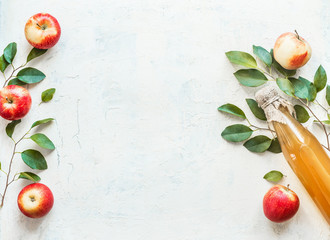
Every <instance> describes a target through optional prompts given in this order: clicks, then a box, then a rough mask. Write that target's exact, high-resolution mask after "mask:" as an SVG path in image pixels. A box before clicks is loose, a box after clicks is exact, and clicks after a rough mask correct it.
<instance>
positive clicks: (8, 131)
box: [6, 119, 21, 138]
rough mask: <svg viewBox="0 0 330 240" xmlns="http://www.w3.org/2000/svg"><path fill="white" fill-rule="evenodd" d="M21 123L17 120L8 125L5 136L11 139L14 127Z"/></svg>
mask: <svg viewBox="0 0 330 240" xmlns="http://www.w3.org/2000/svg"><path fill="white" fill-rule="evenodd" d="M20 122H21V119H19V120H14V121H12V122H10V123H8V125H7V127H6V133H7V136H8V137H10V138H11V137H12V136H13V133H14V130H15V127H16V125H17V124H19V123H20Z"/></svg>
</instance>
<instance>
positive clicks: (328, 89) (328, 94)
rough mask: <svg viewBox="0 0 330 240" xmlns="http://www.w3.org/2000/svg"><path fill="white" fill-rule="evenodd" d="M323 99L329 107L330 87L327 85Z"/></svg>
mask: <svg viewBox="0 0 330 240" xmlns="http://www.w3.org/2000/svg"><path fill="white" fill-rule="evenodd" d="M325 98H326V100H327V103H328V105H330V86H329V85H327V89H326V95H325Z"/></svg>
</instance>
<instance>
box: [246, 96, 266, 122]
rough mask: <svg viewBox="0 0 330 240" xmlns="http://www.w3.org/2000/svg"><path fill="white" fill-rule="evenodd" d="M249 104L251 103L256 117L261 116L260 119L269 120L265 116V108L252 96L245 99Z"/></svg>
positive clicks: (250, 105) (251, 108)
mask: <svg viewBox="0 0 330 240" xmlns="http://www.w3.org/2000/svg"><path fill="white" fill-rule="evenodd" d="M245 100H246V102H247V104H248V105H249V108H250V110H251V111H252V113H253V115H254V116H256V118H259V119H260V120H264V121H265V120H267V118H266V116H265V112H264V110H262V108H260V107H259V106H258V103H257V102H256V101H255V100H254V99H251V98H247V99H245Z"/></svg>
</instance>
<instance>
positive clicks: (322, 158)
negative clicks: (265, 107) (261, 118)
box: [272, 107, 330, 224]
mask: <svg viewBox="0 0 330 240" xmlns="http://www.w3.org/2000/svg"><path fill="white" fill-rule="evenodd" d="M279 111H281V113H282V114H283V117H284V119H285V120H286V123H285V124H284V123H280V122H275V121H273V122H272V125H273V127H274V129H275V131H276V134H277V137H278V140H279V142H280V145H281V148H282V152H283V154H284V156H285V158H286V160H287V161H288V163H289V164H290V166H291V168H292V169H293V171H294V172H295V174H296V175H297V176H298V178H299V179H300V181H301V182H302V184H303V185H304V186H305V188H306V190H307V191H308V193H309V195H310V196H311V198H312V199H313V200H314V202H315V204H316V205H317V206H318V208H319V209H320V211H321V213H322V214H323V216H324V217H325V219H326V220H327V222H328V224H330V158H329V156H328V154H327V153H326V151H325V150H324V148H323V147H322V146H321V144H320V143H319V141H318V140H317V139H316V137H315V136H314V135H313V134H311V133H310V132H309V131H308V130H307V129H306V128H304V127H303V126H302V125H301V124H300V123H299V122H298V121H297V120H296V119H294V118H293V117H292V116H291V115H290V113H289V112H288V111H287V109H286V108H284V107H281V108H280V109H279Z"/></svg>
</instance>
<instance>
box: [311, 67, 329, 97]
mask: <svg viewBox="0 0 330 240" xmlns="http://www.w3.org/2000/svg"><path fill="white" fill-rule="evenodd" d="M326 85H327V73H326V72H325V70H324V68H323V67H322V65H320V66H319V68H318V69H317V70H316V73H315V75H314V86H315V87H316V90H317V92H319V91H321V90H322V89H323V88H325V86H326Z"/></svg>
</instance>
